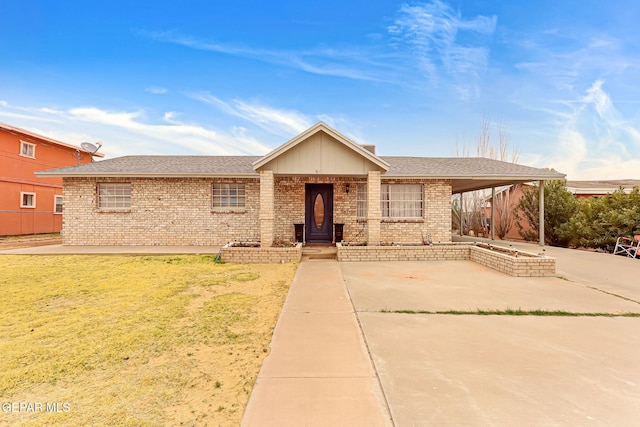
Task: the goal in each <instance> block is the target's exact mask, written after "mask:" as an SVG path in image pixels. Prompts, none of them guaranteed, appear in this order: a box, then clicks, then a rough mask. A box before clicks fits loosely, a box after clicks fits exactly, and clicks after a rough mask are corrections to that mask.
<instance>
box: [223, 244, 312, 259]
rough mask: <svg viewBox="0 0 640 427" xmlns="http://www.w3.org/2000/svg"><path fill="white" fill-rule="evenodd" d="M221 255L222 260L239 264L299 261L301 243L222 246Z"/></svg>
mask: <svg viewBox="0 0 640 427" xmlns="http://www.w3.org/2000/svg"><path fill="white" fill-rule="evenodd" d="M221 257H222V261H224V262H235V263H239V264H278V263H285V262H299V261H300V259H301V258H302V244H301V243H299V244H298V245H297V246H295V247H292V248H262V247H261V248H241V247H227V246H225V247H223V248H222V249H221Z"/></svg>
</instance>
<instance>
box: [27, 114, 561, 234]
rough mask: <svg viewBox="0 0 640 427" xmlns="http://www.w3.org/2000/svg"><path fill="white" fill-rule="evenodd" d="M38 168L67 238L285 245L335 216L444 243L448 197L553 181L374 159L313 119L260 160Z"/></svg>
mask: <svg viewBox="0 0 640 427" xmlns="http://www.w3.org/2000/svg"><path fill="white" fill-rule="evenodd" d="M38 175H39V176H42V177H63V180H64V197H65V219H64V226H63V230H64V239H65V244H67V245H220V244H224V243H227V242H230V241H260V242H261V245H263V246H270V245H271V244H272V243H274V242H276V241H281V240H284V241H292V240H294V238H295V226H294V224H303V225H304V232H303V235H302V236H301V237H303V238H304V240H305V241H306V242H333V241H335V239H336V235H335V230H336V227H334V224H336V223H339V224H343V230H342V231H343V234H342V235H341V236H340V235H338V240H344V241H348V242H361V243H364V242H366V243H367V244H369V245H377V244H380V243H390V242H423V241H425V240H427V239H431V240H432V241H434V242H438V241H441V242H449V241H450V240H451V195H452V194H453V193H457V192H464V191H472V190H476V189H481V188H490V187H494V186H503V185H507V184H511V183H515V182H527V181H539V180H549V179H562V178H564V175H563V174H560V173H557V172H551V171H546V170H542V169H536V168H532V167H528V166H522V165H517V164H513V163H506V162H500V161H497V160H491V159H484V158H425V157H386V156H377V155H376V154H375V148H374V147H371V146H362V145H359V144H356V143H355V142H353V141H351V140H350V139H348V138H347V137H345V136H344V135H342V134H340V133H339V132H337V131H336V130H334V129H332V128H330V127H329V126H327V125H326V124H324V123H318V124H316V125H315V126H313V127H311V128H309V129H307V130H306V131H304V132H302V133H301V134H300V135H298V136H296V137H295V138H293V139H291V140H290V141H288V142H286V143H285V144H283V145H281V146H280V147H278V148H276V149H275V150H273V151H272V152H271V153H269V154H267V155H265V156H263V157H260V156H125V157H119V158H114V159H110V160H104V161H100V162H94V163H91V164H86V165H80V166H75V167H67V168H62V169H55V170H49V171H43V172H40V173H38ZM300 228H302V226H301V227H300ZM340 228H342V227H338V229H340ZM301 234H302V233H301Z"/></svg>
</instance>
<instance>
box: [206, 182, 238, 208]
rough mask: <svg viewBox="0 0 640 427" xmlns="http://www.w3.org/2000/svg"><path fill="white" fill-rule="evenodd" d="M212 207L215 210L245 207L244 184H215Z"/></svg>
mask: <svg viewBox="0 0 640 427" xmlns="http://www.w3.org/2000/svg"><path fill="white" fill-rule="evenodd" d="M212 205H213V207H214V208H230V207H244V206H245V188H244V184H243V183H235V182H215V183H213V191H212Z"/></svg>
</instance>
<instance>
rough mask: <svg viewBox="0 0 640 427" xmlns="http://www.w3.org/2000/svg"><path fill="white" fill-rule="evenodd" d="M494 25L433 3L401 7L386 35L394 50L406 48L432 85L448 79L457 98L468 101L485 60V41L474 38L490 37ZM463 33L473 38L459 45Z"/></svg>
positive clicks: (489, 20) (492, 20)
mask: <svg viewBox="0 0 640 427" xmlns="http://www.w3.org/2000/svg"><path fill="white" fill-rule="evenodd" d="M496 23H497V18H496V17H495V16H492V17H487V16H481V15H480V16H477V17H475V18H473V19H463V18H462V17H461V16H460V14H459V13H457V12H456V11H455V10H454V9H453V8H452V7H451V6H450V5H448V4H446V3H444V2H442V1H439V0H435V1H433V2H429V3H420V4H416V5H409V4H404V5H403V6H402V7H401V8H400V10H399V12H398V15H397V18H396V19H395V21H394V23H393V25H391V26H389V27H388V31H389V34H390V35H391V36H392V37H393V41H394V43H395V46H396V47H399V46H404V45H408V46H409V47H410V50H411V53H412V55H415V57H416V58H417V61H418V64H419V66H420V67H421V69H422V71H423V72H424V74H425V75H426V76H427V77H428V79H429V81H430V82H431V84H432V85H438V84H440V81H441V80H443V81H444V80H445V79H450V80H451V81H452V82H453V84H454V85H455V86H457V88H456V90H457V91H458V93H459V95H460V96H461V98H463V99H469V98H471V97H473V96H475V95H476V93H477V91H478V89H477V87H478V83H479V79H480V77H481V76H482V74H483V73H484V71H485V70H486V69H487V64H488V59H489V48H488V43H487V40H486V39H483V38H482V37H478V36H482V35H484V36H490V35H491V34H493V32H494V31H495V27H496ZM465 32H470V33H472V35H473V36H474V37H472V38H471V39H469V40H468V41H466V42H463V41H461V40H460V38H461V37H460V36H461V35H464V33H465ZM470 40H473V41H470Z"/></svg>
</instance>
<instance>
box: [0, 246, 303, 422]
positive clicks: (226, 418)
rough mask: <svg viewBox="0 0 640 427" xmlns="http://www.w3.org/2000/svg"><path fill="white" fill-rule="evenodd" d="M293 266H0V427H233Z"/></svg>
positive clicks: (120, 261) (37, 262) (61, 260)
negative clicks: (26, 405) (37, 407)
mask: <svg viewBox="0 0 640 427" xmlns="http://www.w3.org/2000/svg"><path fill="white" fill-rule="evenodd" d="M294 271H295V265H291V264H285V265H251V266H246V265H233V264H222V265H220V264H214V263H213V257H210V256H195V255H194V256H157V257H121V256H9V255H5V256H2V257H0V289H1V292H0V307H2V311H1V312H0V354H1V355H2V357H0V402H41V403H43V405H44V404H45V403H51V402H58V403H60V404H62V403H68V405H69V409H70V410H69V411H68V412H59V413H46V412H36V413H33V412H21V413H6V412H0V425H24V426H36V425H37V426H40V425H71V426H86V425H118V426H145V425H149V426H151V425H153V426H155V425H188V426H192V425H193V426H195V425H198V426H201V425H202V426H204V425H210V426H226V425H238V424H239V422H240V419H241V417H242V413H243V410H244V406H245V405H246V402H247V399H248V396H249V393H250V391H251V388H252V386H253V382H254V380H255V377H256V375H257V373H258V370H259V368H260V365H261V363H262V360H263V359H264V357H265V356H266V355H267V352H268V343H269V341H270V339H271V335H272V332H273V326H274V325H275V322H276V320H277V316H278V314H279V312H280V310H281V307H282V303H283V301H284V298H285V296H286V292H287V290H288V288H289V285H290V283H291V280H292V277H293V273H294Z"/></svg>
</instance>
